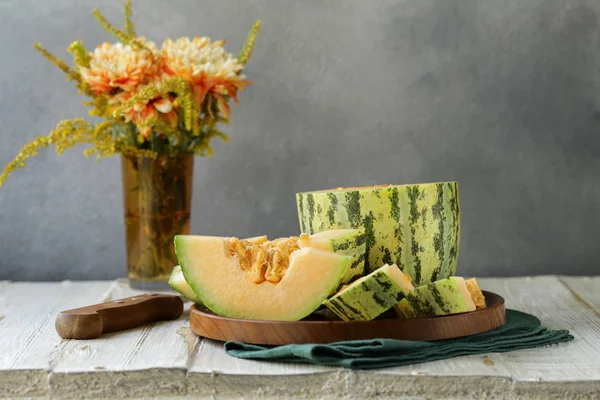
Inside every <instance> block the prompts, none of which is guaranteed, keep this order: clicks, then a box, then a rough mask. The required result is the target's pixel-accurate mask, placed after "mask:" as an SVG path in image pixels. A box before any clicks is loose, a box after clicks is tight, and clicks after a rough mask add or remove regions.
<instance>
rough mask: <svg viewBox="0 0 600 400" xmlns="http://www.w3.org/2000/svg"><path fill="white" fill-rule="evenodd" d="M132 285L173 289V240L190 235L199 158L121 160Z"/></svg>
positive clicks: (128, 271) (125, 158)
mask: <svg viewBox="0 0 600 400" xmlns="http://www.w3.org/2000/svg"><path fill="white" fill-rule="evenodd" d="M121 167H122V173H123V199H124V209H125V240H126V246H127V247H126V251H127V275H128V277H129V285H130V286H131V287H132V288H135V289H141V290H165V289H168V288H169V286H168V283H167V281H168V280H169V276H170V274H171V271H172V270H173V267H174V266H175V265H177V257H176V256H175V248H174V246H173V237H174V236H175V235H178V234H189V232H190V211H191V197H192V175H193V170H194V155H193V154H192V153H181V154H177V155H164V156H159V157H158V158H156V159H153V158H150V157H145V156H125V155H123V156H122V157H121Z"/></svg>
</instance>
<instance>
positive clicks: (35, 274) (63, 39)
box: [0, 0, 600, 280]
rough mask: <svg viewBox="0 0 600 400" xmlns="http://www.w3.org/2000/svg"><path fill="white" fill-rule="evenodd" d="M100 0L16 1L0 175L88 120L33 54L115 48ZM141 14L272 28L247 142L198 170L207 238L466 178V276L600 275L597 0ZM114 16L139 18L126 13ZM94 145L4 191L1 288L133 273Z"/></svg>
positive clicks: (2, 16) (0, 96)
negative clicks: (404, 187) (354, 190)
mask: <svg viewBox="0 0 600 400" xmlns="http://www.w3.org/2000/svg"><path fill="white" fill-rule="evenodd" d="M94 3H100V2H93V1H77V0H48V1H39V0H21V1H18V2H17V1H2V2H0V37H1V38H2V39H1V40H0V57H1V59H2V61H1V64H0V65H1V66H0V88H1V92H0V126H2V130H1V131H0V164H2V165H4V164H6V163H7V162H9V161H10V160H11V159H12V157H13V156H14V155H15V154H16V153H17V152H18V151H19V149H20V147H21V145H22V144H24V143H25V142H27V141H29V140H30V139H32V138H33V137H34V136H36V135H41V134H45V133H47V132H48V131H50V130H51V129H52V128H53V127H54V125H55V124H56V122H58V121H59V120H60V119H62V118H69V117H74V116H80V115H83V113H84V109H83V107H82V106H81V105H80V101H81V98H77V97H76V96H75V94H74V91H73V89H72V88H71V85H70V84H69V83H67V82H65V81H64V79H63V77H62V75H61V73H60V72H59V71H57V70H56V69H55V68H54V67H53V66H51V65H49V64H48V63H46V62H45V61H44V60H43V59H41V57H40V56H39V55H38V54H36V53H35V52H34V51H33V50H32V48H31V43H33V42H35V41H42V42H43V43H44V44H45V45H46V46H47V47H48V48H49V49H50V50H51V51H53V52H55V53H59V54H64V53H63V51H64V49H65V48H66V47H67V46H68V44H69V43H70V42H71V41H72V40H74V39H76V38H81V39H83V40H84V41H85V43H87V44H88V46H90V47H93V46H94V45H95V44H97V43H100V42H103V41H106V40H112V39H111V38H110V37H109V36H108V35H107V34H106V33H104V32H103V31H102V29H101V28H100V27H99V26H98V25H97V24H96V22H95V20H94V18H93V16H92V15H91V9H92V8H93V7H94V6H96V4H94ZM135 5H136V8H135V10H136V15H135V20H136V22H137V26H138V32H144V33H145V34H146V35H147V36H148V37H149V38H150V39H152V40H155V41H162V39H163V38H165V37H167V36H168V37H178V36H182V35H189V36H194V35H208V36H211V37H213V38H224V39H227V41H228V45H227V47H228V49H229V50H230V51H231V52H234V53H236V52H237V50H238V49H239V47H240V46H241V44H242V42H243V40H244V38H245V35H246V31H247V29H248V27H249V26H250V25H251V24H252V22H253V20H254V19H255V18H258V17H260V18H261V19H262V20H263V30H262V32H261V35H260V38H259V40H258V42H257V47H256V52H255V54H254V57H253V59H252V60H251V62H250V63H249V65H248V67H247V69H246V73H247V75H248V77H249V78H250V79H251V80H253V81H254V85H253V86H251V87H250V88H249V89H248V90H247V91H246V92H244V93H242V94H241V96H240V99H241V106H239V107H234V109H233V118H232V122H231V124H230V126H229V127H228V128H227V130H228V132H229V133H230V134H231V137H232V140H231V142H230V143H227V144H222V143H216V144H215V150H216V151H215V153H216V154H215V157H214V158H211V159H197V162H196V170H195V173H196V174H195V178H194V185H195V186H194V206H193V223H192V225H193V226H192V227H193V231H194V232H195V233H198V234H212V235H239V236H250V235H258V234H262V233H267V234H269V235H270V236H279V235H291V234H296V233H297V232H298V222H297V217H296V209H295V199H294V193H296V192H298V191H304V190H311V189H324V188H330V187H337V186H344V185H368V184H375V183H414V182H427V181H437V180H458V181H459V182H460V185H461V203H462V212H463V215H462V221H463V230H462V249H461V253H460V256H459V273H461V274H464V275H480V276H485V275H526V274H550V273H564V274H598V273H600V200H599V199H600V132H599V130H600V129H599V128H600V127H599V124H600V112H598V111H597V110H598V109H599V107H598V106H599V104H598V98H599V94H600V35H599V34H600V26H599V23H598V18H599V13H600V2H599V1H598V0H570V1H559V0H494V1H492V0H490V1H481V0H477V1H476V0H439V1H432V0H421V1H408V0H407V1H383V0H379V1H359V0H355V1H348V0H335V1H317V0H310V1H309V0H306V1H300V0H296V1H281V0H255V1H248V0H225V1H193V0H178V1H159V0H138V1H137V2H136V4H135ZM100 7H101V9H102V10H103V11H104V12H105V13H106V14H107V15H108V16H109V17H110V18H111V19H112V20H113V21H115V22H116V23H119V24H120V21H121V19H120V18H121V15H120V12H121V1H120V0H110V1H102V2H101V6H100ZM81 152H82V151H81V150H80V149H79V150H72V151H70V152H68V153H67V154H65V155H64V156H62V157H57V156H56V155H55V154H54V153H53V152H50V151H44V152H42V154H41V156H40V157H39V158H37V159H36V160H34V161H32V162H31V164H30V165H29V166H28V168H27V169H26V170H25V171H21V172H19V173H17V174H15V175H13V176H12V177H11V178H10V179H9V181H8V182H7V183H6V185H5V187H4V188H3V189H1V190H0V279H13V280H22V279H33V280H54V279H107V278H115V277H119V276H123V275H124V274H125V267H124V253H125V248H124V237H123V231H122V230H123V223H122V204H121V187H120V169H119V168H120V167H119V161H118V159H117V158H113V159H109V160H105V161H102V162H100V163H99V164H97V163H96V162H95V160H93V159H85V158H84V157H83V156H82V155H81Z"/></svg>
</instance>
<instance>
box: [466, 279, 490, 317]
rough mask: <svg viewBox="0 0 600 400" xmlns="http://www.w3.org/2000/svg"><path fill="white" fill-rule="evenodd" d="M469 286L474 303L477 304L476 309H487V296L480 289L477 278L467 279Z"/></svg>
mask: <svg viewBox="0 0 600 400" xmlns="http://www.w3.org/2000/svg"><path fill="white" fill-rule="evenodd" d="M465 283H466V284H467V289H469V293H471V298H472V299H473V303H475V307H476V308H477V309H478V310H479V309H482V308H485V307H486V304H485V296H484V295H483V292H482V291H481V288H480V287H479V282H478V281H477V278H471V279H467V280H466V281H465Z"/></svg>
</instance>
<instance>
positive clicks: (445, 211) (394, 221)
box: [296, 182, 460, 286]
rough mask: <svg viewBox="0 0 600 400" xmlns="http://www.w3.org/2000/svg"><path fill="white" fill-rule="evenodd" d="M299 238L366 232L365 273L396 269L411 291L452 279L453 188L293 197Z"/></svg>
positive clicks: (456, 221)
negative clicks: (343, 231)
mask: <svg viewBox="0 0 600 400" xmlns="http://www.w3.org/2000/svg"><path fill="white" fill-rule="evenodd" d="M296 201H297V206H298V218H299V221H300V231H301V232H302V233H308V234H314V233H317V232H321V231H326V230H333V229H347V228H355V229H356V228H364V229H365V235H366V260H365V273H370V272H372V271H374V270H376V269H377V268H379V267H381V266H382V265H383V264H390V265H391V264H396V265H397V266H398V267H399V268H400V269H401V270H402V272H404V273H406V274H409V275H410V276H411V277H412V279H413V282H414V284H415V286H418V285H423V284H426V283H430V282H435V281H437V280H440V279H443V278H447V277H449V276H452V275H454V272H455V270H456V261H457V257H458V251H459V245H460V205H459V196H458V183H457V182H438V183H423V184H415V185H379V186H365V187H350V188H338V189H332V190H320V191H314V192H304V193H298V194H297V195H296Z"/></svg>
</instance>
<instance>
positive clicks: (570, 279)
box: [559, 276, 600, 318]
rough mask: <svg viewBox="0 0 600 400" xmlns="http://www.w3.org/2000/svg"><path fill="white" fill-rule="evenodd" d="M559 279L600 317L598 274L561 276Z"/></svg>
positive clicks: (599, 283)
mask: <svg viewBox="0 0 600 400" xmlns="http://www.w3.org/2000/svg"><path fill="white" fill-rule="evenodd" d="M559 279H560V281H561V282H562V283H563V284H564V285H566V286H567V288H568V289H569V290H570V291H571V293H572V294H573V296H574V297H575V298H576V299H577V300H579V301H580V302H581V303H582V304H585V305H586V306H588V307H590V308H592V309H593V310H594V311H595V312H596V316H597V317H598V318H600V276H594V277H591V276H583V277H579V276H563V277H560V278H559Z"/></svg>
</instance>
